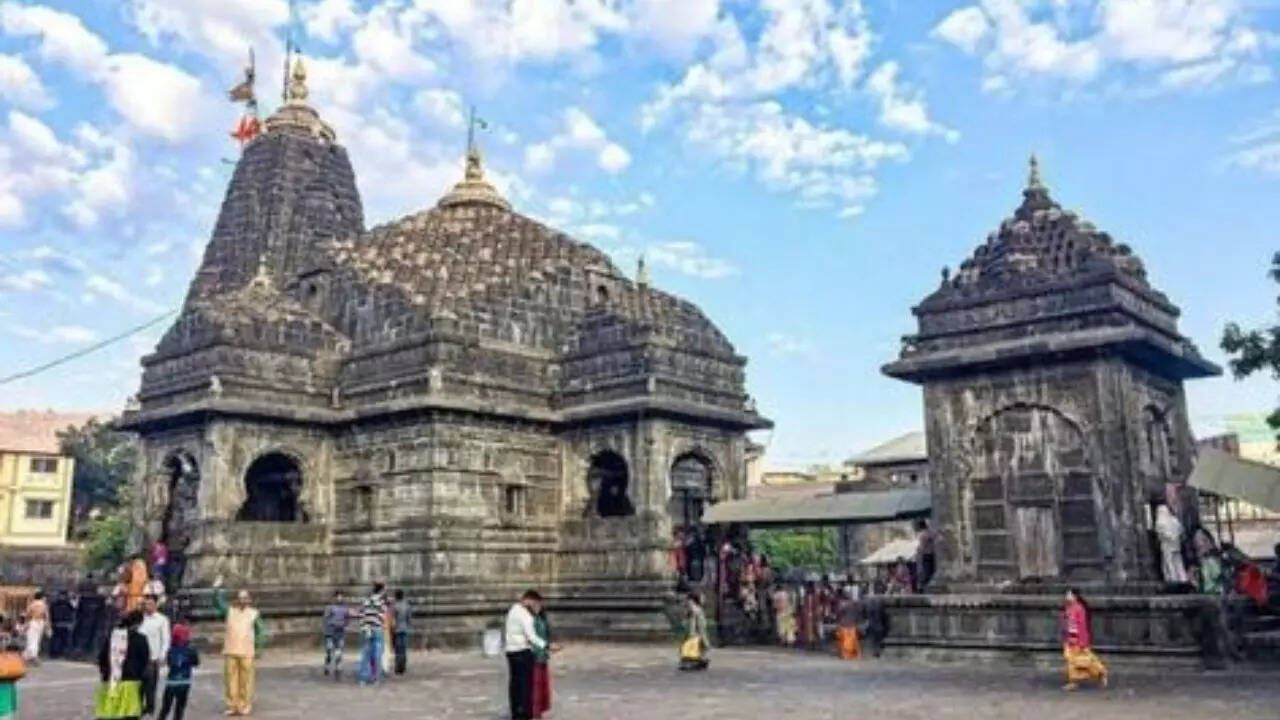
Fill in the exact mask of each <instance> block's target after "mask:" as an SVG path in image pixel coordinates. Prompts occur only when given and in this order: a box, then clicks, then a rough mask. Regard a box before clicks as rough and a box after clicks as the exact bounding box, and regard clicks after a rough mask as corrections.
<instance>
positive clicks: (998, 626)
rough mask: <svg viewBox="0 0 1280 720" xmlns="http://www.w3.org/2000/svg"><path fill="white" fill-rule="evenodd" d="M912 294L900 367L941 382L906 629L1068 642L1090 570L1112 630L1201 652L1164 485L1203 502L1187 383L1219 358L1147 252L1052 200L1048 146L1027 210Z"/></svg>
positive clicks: (1142, 643)
mask: <svg viewBox="0 0 1280 720" xmlns="http://www.w3.org/2000/svg"><path fill="white" fill-rule="evenodd" d="M914 313H915V315H916V318H917V319H918V322H919V330H918V332H917V333H916V334H915V335H912V336H910V337H907V338H905V339H904V344H903V349H902V352H901V354H900V356H899V358H898V359H897V360H896V361H895V362H893V363H891V364H889V365H887V366H886V367H885V368H884V371H885V373H887V374H888V375H890V376H892V377H895V378H900V379H903V380H908V381H911V382H914V383H917V384H919V385H921V386H922V387H923V389H924V417H925V429H926V434H927V445H928V449H929V477H930V480H931V484H932V492H933V520H934V524H935V526H936V528H937V530H938V533H939V537H938V545H937V552H938V576H937V579H936V580H935V582H934V583H933V586H932V588H931V591H932V594H930V595H927V596H925V597H923V598H911V599H905V600H902V601H901V602H899V603H898V610H897V611H898V613H899V616H900V618H899V619H900V620H901V622H900V623H898V624H897V625H896V626H895V627H896V629H895V634H900V638H899V642H900V643H902V644H903V645H906V646H916V647H921V648H952V649H961V648H967V649H995V650H1028V651H1030V650H1052V649H1054V648H1056V647H1057V631H1058V628H1057V623H1056V609H1057V607H1058V606H1059V605H1060V603H1061V592H1062V590H1063V588H1065V587H1066V586H1068V585H1076V586H1081V587H1082V588H1084V590H1085V593H1086V595H1092V596H1095V597H1097V602H1095V603H1094V604H1093V607H1094V611H1095V614H1096V618H1097V619H1096V622H1095V633H1096V636H1097V641H1098V643H1099V645H1100V646H1101V647H1103V648H1104V649H1108V650H1113V651H1116V652H1133V653H1138V654H1170V653H1172V654H1183V655H1190V654H1195V653H1196V652H1198V645H1197V642H1198V641H1197V639H1196V637H1195V636H1194V632H1193V628H1194V621H1195V618H1196V617H1197V616H1198V615H1197V614H1198V612H1199V608H1200V606H1201V605H1202V604H1203V599H1200V598H1196V597H1194V596H1162V595H1160V594H1159V590H1160V589H1161V583H1160V579H1161V578H1160V574H1159V569H1158V565H1159V562H1158V557H1157V553H1156V549H1155V547H1154V545H1153V543H1152V540H1151V530H1152V527H1153V517H1154V507H1153V503H1154V502H1155V501H1157V500H1159V501H1160V502H1163V501H1165V499H1166V498H1167V497H1168V498H1170V499H1171V500H1172V501H1173V503H1174V504H1175V505H1176V506H1178V507H1179V508H1180V511H1181V513H1182V520H1183V523H1184V526H1185V527H1188V528H1190V527H1191V526H1192V524H1193V523H1194V522H1195V521H1196V500H1195V495H1194V491H1191V490H1190V489H1189V488H1187V486H1186V484H1185V483H1186V479H1187V476H1188V474H1189V473H1190V471H1191V467H1192V462H1193V443H1192V438H1191V432H1190V427H1189V424H1188V421H1187V407H1186V396H1185V394H1184V392H1183V387H1182V383H1183V380H1186V379H1190V378H1197V377H1205V376H1210V375H1216V374H1218V373H1219V372H1220V370H1219V369H1218V368H1217V367H1216V366H1214V365H1213V364H1212V363H1209V362H1208V361H1206V360H1204V359H1203V358H1202V357H1201V356H1200V354H1199V352H1198V351H1197V350H1196V348H1195V347H1194V346H1193V345H1192V344H1191V342H1190V341H1189V340H1188V339H1187V338H1185V337H1183V336H1182V335H1180V334H1179V333H1178V328H1177V318H1178V314H1179V311H1178V308H1177V307H1175V306H1174V305H1173V304H1172V303H1171V302H1170V301H1169V299H1168V298H1167V297H1165V296H1164V295H1163V294H1162V293H1160V292H1159V291H1157V290H1156V289H1155V288H1153V287H1152V286H1151V284H1150V282H1149V281H1148V278H1147V275H1146V271H1145V269H1144V268H1143V265H1142V262H1141V261H1140V260H1139V259H1138V257H1137V256H1136V255H1135V254H1134V253H1133V251H1132V250H1131V249H1130V248H1129V247H1128V246H1127V245H1124V244H1120V243H1116V242H1115V241H1113V240H1112V238H1111V236H1110V235H1108V234H1107V233H1105V232H1101V231H1099V230H1098V229H1096V228H1095V227H1094V226H1093V225H1092V224H1091V223H1089V222H1087V221H1085V220H1083V219H1081V218H1080V217H1078V216H1077V215H1076V214H1075V213H1073V212H1071V211H1068V210H1064V209H1062V207H1061V206H1059V205H1058V204H1057V203H1056V202H1054V200H1053V199H1052V198H1051V197H1050V195H1049V191H1048V189H1047V188H1045V187H1044V185H1043V184H1042V183H1041V181H1040V178H1039V173H1038V168H1037V167H1036V166H1035V161H1034V159H1033V161H1032V168H1031V178H1030V180H1029V182H1028V185H1027V188H1026V189H1025V190H1024V191H1023V199H1022V203H1021V205H1020V206H1019V207H1018V209H1017V210H1015V211H1014V214H1013V217H1011V218H1008V219H1006V220H1004V221H1003V222H1002V223H1001V224H1000V227H999V229H998V230H997V231H995V232H993V233H991V235H989V236H988V238H987V241H986V242H985V243H983V244H982V245H980V246H979V247H978V248H977V250H976V251H974V253H973V255H972V256H971V257H970V258H969V259H966V260H965V261H964V262H963V263H962V264H961V265H960V269H959V271H958V272H956V273H954V274H951V273H949V272H948V271H947V270H943V274H942V283H941V285H940V286H939V287H938V289H937V290H936V291H934V292H933V293H932V294H930V295H929V296H928V297H927V298H925V299H924V301H923V302H921V303H920V305H918V306H917V307H916V308H915V309H914Z"/></svg>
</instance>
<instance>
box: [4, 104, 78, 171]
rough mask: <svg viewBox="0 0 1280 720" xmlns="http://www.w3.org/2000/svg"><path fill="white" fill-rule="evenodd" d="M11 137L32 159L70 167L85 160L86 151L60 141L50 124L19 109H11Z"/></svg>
mask: <svg viewBox="0 0 1280 720" xmlns="http://www.w3.org/2000/svg"><path fill="white" fill-rule="evenodd" d="M9 137H10V139H11V140H12V142H13V144H14V147H15V148H16V149H17V150H18V151H19V152H21V153H22V155H23V157H28V158H30V159H32V160H36V161H40V162H47V163H53V164H57V165H65V166H68V167H79V166H81V165H83V164H84V162H85V157H84V153H82V152H80V151H79V150H77V149H75V148H73V147H71V146H69V145H64V144H62V143H61V142H59V141H58V137H57V136H56V135H54V133H53V130H51V129H49V126H48V125H45V124H44V123H43V122H41V121H39V120H37V119H36V118H34V117H32V116H30V115H27V114H25V113H22V112H19V111H17V110H10V111H9Z"/></svg>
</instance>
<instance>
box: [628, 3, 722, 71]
mask: <svg viewBox="0 0 1280 720" xmlns="http://www.w3.org/2000/svg"><path fill="white" fill-rule="evenodd" d="M628 16H629V17H630V19H631V26H632V29H633V31H634V32H635V34H637V35H640V36H642V37H646V38H649V39H651V40H653V41H654V42H655V43H656V44H657V45H658V47H659V48H661V49H662V50H664V51H665V52H667V53H668V54H670V55H674V56H679V57H683V56H685V55H687V54H688V53H690V52H692V51H693V48H694V46H695V45H696V44H697V43H698V41H699V40H701V39H703V38H704V37H706V36H708V35H710V34H711V33H712V32H713V31H714V29H715V26H716V21H717V19H718V18H719V16H720V0H636V2H635V3H633V4H632V6H631V8H630V11H629V12H628Z"/></svg>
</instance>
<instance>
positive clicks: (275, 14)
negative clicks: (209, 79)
mask: <svg viewBox="0 0 1280 720" xmlns="http://www.w3.org/2000/svg"><path fill="white" fill-rule="evenodd" d="M127 8H128V10H129V16H130V19H131V20H132V22H133V24H134V26H135V27H137V28H138V30H139V32H141V33H142V34H143V35H144V36H145V37H147V38H148V39H150V40H151V42H153V43H157V44H158V43H160V42H161V41H162V40H165V39H168V38H176V39H178V40H181V41H182V44H183V45H184V46H185V48H186V49H189V50H191V51H194V52H196V53H199V54H201V55H204V56H205V57H208V58H209V59H211V60H213V61H214V62H216V63H217V64H218V67H219V68H221V69H222V70H223V71H231V72H234V71H238V70H239V69H240V67H241V65H242V64H243V63H244V61H245V51H246V50H247V49H248V48H250V47H252V48H254V49H255V50H256V51H257V52H258V68H259V71H260V77H259V81H263V82H266V83H267V85H268V87H279V84H278V83H279V81H280V79H281V78H280V75H279V73H280V72H282V71H283V65H282V62H281V60H282V57H283V48H282V47H281V43H280V40H279V37H278V36H277V35H276V34H275V31H276V29H277V28H279V27H280V26H282V25H284V24H285V22H287V21H288V19H289V4H288V0H128V5H127Z"/></svg>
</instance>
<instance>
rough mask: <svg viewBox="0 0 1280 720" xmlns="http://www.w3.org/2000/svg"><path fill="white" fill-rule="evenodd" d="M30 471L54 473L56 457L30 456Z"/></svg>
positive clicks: (56, 466) (56, 470)
mask: <svg viewBox="0 0 1280 720" xmlns="http://www.w3.org/2000/svg"><path fill="white" fill-rule="evenodd" d="M31 472H33V473H56V472H58V458H56V457H33V458H31Z"/></svg>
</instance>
